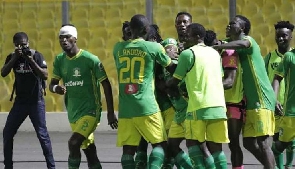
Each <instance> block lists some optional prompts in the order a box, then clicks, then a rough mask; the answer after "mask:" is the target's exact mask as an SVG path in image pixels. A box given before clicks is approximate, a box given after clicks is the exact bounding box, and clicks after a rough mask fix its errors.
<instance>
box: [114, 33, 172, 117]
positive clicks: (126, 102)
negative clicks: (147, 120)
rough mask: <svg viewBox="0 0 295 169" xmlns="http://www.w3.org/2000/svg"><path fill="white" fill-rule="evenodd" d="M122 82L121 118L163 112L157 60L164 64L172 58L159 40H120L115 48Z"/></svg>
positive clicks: (120, 96) (116, 61)
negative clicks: (158, 93)
mask: <svg viewBox="0 0 295 169" xmlns="http://www.w3.org/2000/svg"><path fill="white" fill-rule="evenodd" d="M113 55H114V59H115V63H116V68H117V72H118V83H119V118H132V117H140V116H146V115H151V114H154V113H156V112H159V111H160V110H159V106H158V104H157V102H156V98H155V93H154V88H155V87H154V84H155V82H154V72H155V63H156V62H158V63H159V64H160V65H162V66H163V67H166V66H168V65H169V64H170V62H171V59H170V58H169V56H167V55H166V52H165V50H164V48H163V47H162V46H161V45H160V44H158V43H155V42H149V41H144V40H142V39H135V40H130V41H124V42H118V43H117V44H116V45H115V47H114V51H113Z"/></svg>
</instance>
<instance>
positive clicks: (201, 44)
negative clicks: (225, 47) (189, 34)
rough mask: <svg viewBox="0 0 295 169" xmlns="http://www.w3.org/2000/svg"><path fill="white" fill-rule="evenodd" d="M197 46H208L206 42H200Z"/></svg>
mask: <svg viewBox="0 0 295 169" xmlns="http://www.w3.org/2000/svg"><path fill="white" fill-rule="evenodd" d="M197 46H206V45H205V43H198V44H197Z"/></svg>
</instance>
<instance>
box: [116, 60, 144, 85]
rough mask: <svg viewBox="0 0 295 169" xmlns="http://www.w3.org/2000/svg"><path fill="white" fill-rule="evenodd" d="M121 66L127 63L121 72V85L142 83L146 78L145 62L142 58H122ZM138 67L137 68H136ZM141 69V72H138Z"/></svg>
mask: <svg viewBox="0 0 295 169" xmlns="http://www.w3.org/2000/svg"><path fill="white" fill-rule="evenodd" d="M119 62H120V64H123V63H124V62H125V63H126V66H125V67H123V68H121V69H120V70H119V83H141V82H143V77H144V64H145V60H144V58H142V57H133V58H129V57H120V58H119ZM135 65H136V66H135ZM136 68H139V72H136V71H138V70H136Z"/></svg>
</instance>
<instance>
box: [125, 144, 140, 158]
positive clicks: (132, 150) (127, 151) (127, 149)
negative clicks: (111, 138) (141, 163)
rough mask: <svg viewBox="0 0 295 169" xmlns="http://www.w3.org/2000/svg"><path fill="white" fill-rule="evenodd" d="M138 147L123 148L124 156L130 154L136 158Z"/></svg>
mask: <svg viewBox="0 0 295 169" xmlns="http://www.w3.org/2000/svg"><path fill="white" fill-rule="evenodd" d="M136 148H137V147H136V146H127V145H125V146H123V154H128V155H132V156H134V155H135V152H136Z"/></svg>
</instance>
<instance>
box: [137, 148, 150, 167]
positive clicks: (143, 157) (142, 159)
mask: <svg viewBox="0 0 295 169" xmlns="http://www.w3.org/2000/svg"><path fill="white" fill-rule="evenodd" d="M135 166H136V168H138V167H139V168H144V167H146V166H147V154H146V152H144V151H137V152H136V155H135Z"/></svg>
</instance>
